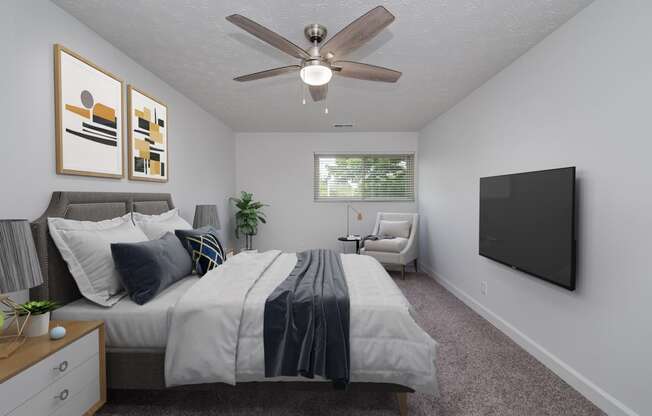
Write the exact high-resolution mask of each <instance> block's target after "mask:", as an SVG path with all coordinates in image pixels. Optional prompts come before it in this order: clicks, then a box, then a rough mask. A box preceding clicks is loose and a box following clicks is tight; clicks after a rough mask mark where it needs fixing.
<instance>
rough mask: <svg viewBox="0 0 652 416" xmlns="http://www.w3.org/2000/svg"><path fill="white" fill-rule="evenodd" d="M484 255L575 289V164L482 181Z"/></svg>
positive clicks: (481, 208) (493, 177) (482, 240)
mask: <svg viewBox="0 0 652 416" xmlns="http://www.w3.org/2000/svg"><path fill="white" fill-rule="evenodd" d="M479 252H480V255H482V256H484V257H488V258H490V259H492V260H495V261H498V262H500V263H503V264H505V265H508V266H510V267H512V268H514V269H517V270H521V271H523V272H525V273H528V274H531V275H533V276H536V277H539V278H541V279H544V280H547V281H548V282H551V283H554V284H556V285H559V286H562V287H564V288H566V289H569V290H574V289H575V263H576V262H575V256H576V239H575V167H570V168H562V169H551V170H542V171H537V172H526V173H517V174H513V175H501V176H491V177H486V178H481V179H480V244H479Z"/></svg>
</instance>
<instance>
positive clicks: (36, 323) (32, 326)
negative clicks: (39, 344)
mask: <svg viewBox="0 0 652 416" xmlns="http://www.w3.org/2000/svg"><path fill="white" fill-rule="evenodd" d="M49 331H50V312H45V313H42V314H40V315H31V316H30V317H29V322H28V323H27V326H26V328H25V331H24V334H25V336H28V337H40V336H41V335H46V334H47V333H48V332H49Z"/></svg>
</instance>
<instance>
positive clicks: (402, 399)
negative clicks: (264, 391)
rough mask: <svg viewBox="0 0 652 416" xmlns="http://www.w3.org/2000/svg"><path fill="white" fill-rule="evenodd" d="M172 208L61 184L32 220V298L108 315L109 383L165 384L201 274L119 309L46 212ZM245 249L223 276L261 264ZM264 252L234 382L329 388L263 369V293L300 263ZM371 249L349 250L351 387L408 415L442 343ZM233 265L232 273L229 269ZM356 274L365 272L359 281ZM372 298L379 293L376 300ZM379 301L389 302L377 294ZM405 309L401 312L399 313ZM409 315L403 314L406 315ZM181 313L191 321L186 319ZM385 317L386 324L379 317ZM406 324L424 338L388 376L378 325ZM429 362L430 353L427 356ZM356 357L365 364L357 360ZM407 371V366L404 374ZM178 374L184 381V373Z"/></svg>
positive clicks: (76, 214) (158, 199)
mask: <svg viewBox="0 0 652 416" xmlns="http://www.w3.org/2000/svg"><path fill="white" fill-rule="evenodd" d="M172 208H174V205H173V202H172V198H171V196H170V195H169V194H149V193H147V194H143V193H96V192H55V193H54V194H53V195H52V200H51V202H50V205H49V206H48V208H47V210H46V211H45V213H44V214H43V215H42V216H41V217H40V218H38V219H37V220H36V221H34V222H33V224H32V230H33V233H34V237H35V242H36V246H37V250H38V253H39V259H40V262H41V268H42V271H43V275H44V280H45V283H44V285H42V286H40V287H38V288H35V289H32V291H31V293H30V295H31V296H32V297H34V298H49V299H53V300H56V301H58V302H60V303H61V304H63V305H64V306H63V307H62V308H61V309H59V310H58V311H56V313H55V314H54V316H55V318H56V319H102V320H104V321H105V323H106V329H107V384H108V387H109V388H110V389H163V388H166V374H165V371H166V365H165V357H166V348H167V350H168V352H169V351H173V350H174V349H177V348H178V346H176V345H172V347H170V345H171V344H169V342H170V340H172V341H174V340H177V339H183V336H182V335H183V330H184V328H185V329H187V330H190V329H188V328H190V327H189V326H188V325H175V323H174V322H175V319H173V318H174V316H175V314H178V315H181V313H182V310H183V308H182V307H181V306H182V305H183V304H184V302H183V299H184V298H185V297H188V296H190V295H189V293H190V292H192V291H193V288H195V289H194V290H195V291H197V290H198V289H197V288H198V287H199V284H200V281H199V279H198V278H197V277H195V276H189V277H187V278H185V279H183V280H181V281H180V282H177V284H175V285H174V286H172V287H169V288H167V289H166V290H165V291H164V292H163V293H161V294H160V295H159V296H158V297H157V298H156V299H154V300H153V301H152V302H150V303H148V304H146V305H144V306H138V305H136V304H134V303H133V302H131V301H130V300H129V299H123V300H121V301H120V302H119V303H118V304H116V305H114V307H112V308H103V307H99V306H95V305H92V304H90V303H89V302H87V301H85V300H84V299H83V298H82V297H81V295H80V293H79V291H78V289H77V287H76V285H75V283H74V280H73V278H72V276H71V275H70V273H69V272H68V268H67V265H66V264H65V262H64V261H63V259H62V258H61V256H60V254H59V252H58V249H57V248H56V246H55V245H54V243H53V241H52V239H51V237H50V236H49V233H48V227H47V218H48V217H63V218H68V219H76V220H91V221H100V220H104V219H109V218H114V217H118V216H121V215H124V214H126V213H129V212H140V213H143V214H159V213H162V212H165V211H168V210H170V209H172ZM272 254H273V253H272ZM243 256H244V257H243ZM246 256H247V254H246V253H243V254H240V255H237V256H235V257H234V258H233V259H230V260H229V261H228V262H227V263H226V264H225V265H224V266H227V265H229V267H223V269H224V270H223V271H221V273H224V274H225V275H226V274H227V273H230V275H228V276H230V278H231V279H235V277H236V275H237V273H239V272H242V271H243V270H249V269H248V267H250V266H248V265H247V264H248V263H247V262H253V261H254V257H251V259H250V258H248V257H246ZM266 256H267V257H268V258H270V259H271V260H269V261H270V263H269V264H268V265H267V266H265V268H264V272H261V275H260V278H257V279H256V283H255V284H252V286H251V288H250V289H251V290H247V291H246V296H243V298H242V299H243V305H244V306H243V310H242V314H241V315H242V317H241V318H240V319H242V322H239V324H238V328H239V329H238V331H239V332H238V335H237V336H238V341H237V342H236V345H237V354H236V352H234V353H233V357H234V360H237V366H236V370H235V371H236V372H234V375H233V378H234V380H237V385H236V387H235V388H238V389H241V388H250V387H252V386H253V387H256V386H257V385H260V383H261V382H264V383H267V384H268V385H269V384H270V383H274V384H276V385H277V386H281V388H289V389H292V388H299V389H306V388H309V389H331V388H332V385H331V384H330V383H328V382H325V381H321V382H320V380H317V379H315V380H306V379H297V378H278V379H274V380H273V381H270V380H268V379H265V378H264V373H261V371H260V370H259V368H260V361H261V359H262V358H261V357H262V352H261V342H260V340H257V339H256V334H257V333H259V332H260V328H261V323H260V321H261V319H260V313H261V311H260V305H261V299H263V300H264V297H265V294H266V293H268V291H269V290H270V288H273V286H274V285H275V284H277V283H278V282H277V281H278V279H279V276H283V273H286V272H287V270H288V267H290V268H291V265H292V264H293V257H292V256H293V254H292V253H280V252H279V253H278V254H275V255H273V256H272V255H269V254H267V255H266ZM263 257H265V256H263V255H261V256H260V257H258V259H261V258H263ZM363 257H365V256H357V255H344V256H342V263H343V265H344V268H345V271H346V272H347V283H348V285H349V291H350V296H351V362H352V364H351V384H350V385H349V388H350V389H353V390H373V391H389V392H396V393H398V398H399V404H400V410H401V414H402V415H405V414H407V402H406V400H407V395H406V393H410V392H413V391H415V390H419V391H425V392H428V393H433V394H435V393H436V389H437V386H436V374H435V366H434V357H435V348H436V343H435V342H434V341H432V340H431V339H430V338H429V337H428V336H427V334H426V333H425V332H423V331H422V330H421V329H420V328H418V326H416V323H414V321H413V320H412V318H411V317H410V315H409V313H403V309H405V311H407V310H408V309H409V304H408V303H407V301H405V300H404V297H403V296H402V294H401V293H400V290H399V289H398V288H397V287H396V285H395V284H394V282H393V281H392V280H391V279H390V278H389V277H388V276H387V275H386V272H384V269H382V267H380V265H378V267H379V268H378V269H374V266H373V264H374V263H365V262H373V261H375V260H373V259H371V258H368V259H367V258H363ZM294 261H296V258H295V259H294ZM229 262H232V263H229ZM236 266H237V267H236ZM238 267H240V269H238ZM243 267H246V268H243ZM229 270H231V271H230V272H229ZM261 270H263V269H261ZM381 271H382V272H381ZM382 273H385V275H383V274H382ZM286 275H287V273H286ZM349 275H356V276H359V277H358V278H356V279H353V280H351V279H350V278H349ZM208 280H209V279H201V281H202V283H201V284H205V283H204V282H203V281H208ZM375 290H376V291H377V290H381V291H382V293H376V294H375V295H374V291H375ZM373 299H376V302H375V303H374V302H373ZM379 299H380V300H382V302H378V300H379ZM186 303H187V302H186ZM356 305H357V306H356ZM387 305H393V306H394V309H395V310H392V308H388V307H387ZM399 310H400V311H399ZM399 312H400V313H399ZM399 314H400V315H401V316H400V319H399V316H398V315H399ZM401 319H402V320H403V322H399V321H400V320H401ZM179 320H181V321H183V319H181V318H179ZM372 320H375V321H372ZM383 320H384V321H385V323H384V324H382V325H381V324H379V322H382V321H383ZM394 321H396V322H394ZM374 322H375V323H374ZM392 325H394V329H392ZM356 328H357V329H356ZM401 328H407V329H401ZM415 328H418V330H417V329H415ZM172 330H173V331H176V332H175V334H176V336H174V337H173V336H170V333H169V332H170V331H172ZM408 330H409V331H411V332H412V334H408V335H406V336H411V337H413V338H414V337H417V341H418V342H417V344H422V345H421V346H419V348H416V349H414V350H413V351H412V350H410V348H409V347H410V341H413V340H414V339H412V340H410V339H407V340H406V341H405V342H404V343H403V344H401V345H400V346H399V347H398V348H400V349H403V350H406V351H411V352H410V353H406V354H404V355H400V353H397V352H396V351H394V352H391V353H387V354H388V355H391V356H390V357H389V358H387V360H389V361H392V363H391V366H392V367H391V368H392V369H394V370H396V371H393V372H391V373H392V374H383V371H381V370H382V368H381V367H382V365H390V364H389V363H383V362H382V359H383V358H382V357H380V356H381V355H382V353H381V349H382V348H386V347H385V344H388V342H384V341H383V342H381V343H379V342H376V341H378V340H376V341H374V339H375V338H376V337H377V336H376V334H375V333H379V334H382V333H383V332H386V333H389V334H391V333H392V331H394V335H391V336H394V337H399V338H400V337H402V336H403V335H401V334H398V332H401V331H403V332H409V331H408ZM193 331H194V332H192V333H195V334H196V333H197V331H196V329H193ZM365 331H367V332H365ZM370 331H372V332H374V333H371V332H370ZM419 331H420V333H422V335H423V338H420V337H421V336H422V335H420V333H419ZM426 337H427V339H426ZM372 338H373V339H372ZM388 340H389V338H388ZM428 340H430V341H428ZM209 341H210V340H207V341H206V342H209ZM372 341H373V342H372ZM374 342H375V343H374ZM356 345H357V346H356ZM374 348H375V349H376V350H374ZM395 349H396V348H395ZM369 357H376V358H375V364H374V363H373V362H372V363H366V362H364V361H365V359H368V360H369ZM415 360H417V361H415ZM418 360H421V361H418ZM216 361H218V359H216ZM371 361H374V360H371ZM428 361H430V363H429V364H428ZM356 363H358V364H359V365H357V366H356ZM419 364H421V367H423V368H422V369H421V370H422V372H421V374H416V373H417V371H416V369H415V370H414V371H412V370H409V368H413V367H415V366H418V365H419ZM373 365H375V366H376V368H375V370H377V371H366V370H369V369H370V368H371V367H372V366H373ZM379 365H380V367H379ZM406 365H407V367H405V368H407V369H408V370H405V371H401V368H402V367H401V366H406ZM168 370H169V369H168ZM402 372H403V373H405V374H404V375H402V374H401V373H402ZM412 373H415V374H412ZM177 379H178V380H184V378H183V377H182V376H181V377H178V378H177ZM227 380H228V379H227ZM169 381H170V374H168V383H167V384H171V383H170V382H169ZM275 382H276V383H275ZM172 384H174V385H178V384H182V386H180V387H176V388H184V386H183V384H185V383H182V382H176V383H172ZM189 384H193V386H192V387H193V388H210V387H211V384H212V383H205V384H199V385H197V384H196V383H189ZM229 384H231V383H229Z"/></svg>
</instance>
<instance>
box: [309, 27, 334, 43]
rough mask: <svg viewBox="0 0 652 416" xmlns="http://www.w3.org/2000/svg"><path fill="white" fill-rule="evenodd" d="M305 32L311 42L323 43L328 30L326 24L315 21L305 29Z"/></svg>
mask: <svg viewBox="0 0 652 416" xmlns="http://www.w3.org/2000/svg"><path fill="white" fill-rule="evenodd" d="M303 33H304V34H305V35H306V38H307V39H308V40H309V41H310V43H321V42H322V41H323V40H324V39H325V38H326V34H327V33H328V31H327V30H326V26H324V25H320V24H319V23H313V24H310V25H308V26H306V27H305V29H303Z"/></svg>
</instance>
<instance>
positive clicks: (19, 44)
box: [0, 0, 235, 301]
mask: <svg viewBox="0 0 652 416" xmlns="http://www.w3.org/2000/svg"><path fill="white" fill-rule="evenodd" d="M0 36H1V37H2V40H3V46H2V48H3V52H4V53H3V58H2V59H1V60H0V62H1V64H0V86H1V88H2V92H1V93H0V121H1V123H0V125H2V134H1V135H0V195H1V196H0V218H27V219H30V220H32V219H35V218H36V217H38V216H39V215H40V214H41V213H42V212H43V211H44V210H45V208H46V207H47V204H48V201H49V199H50V195H51V194H52V192H53V191H119V192H170V193H172V195H173V198H174V201H175V203H176V205H177V206H178V207H179V208H180V211H181V215H183V216H184V217H185V218H186V219H188V220H189V221H191V222H192V217H193V215H194V206H195V205H196V204H198V203H216V204H218V208H219V210H220V214H221V220H222V226H223V229H224V231H223V235H224V236H225V237H227V239H228V238H230V237H231V235H232V232H231V231H230V228H231V224H230V217H229V216H227V213H228V211H227V208H228V202H227V198H228V196H230V195H232V194H233V190H234V186H235V179H234V175H235V163H234V155H235V144H234V134H233V132H232V131H231V130H230V129H229V128H228V127H226V126H225V125H224V124H223V123H222V122H221V121H220V120H217V119H215V118H214V117H212V116H211V115H209V114H208V113H206V112H205V111H204V110H202V109H201V108H199V107H198V106H197V105H196V104H194V103H193V102H191V101H190V100H188V99H187V98H186V97H184V96H183V95H181V94H180V93H178V92H177V91H175V90H174V89H172V87H170V86H169V85H167V84H165V83H164V82H163V81H161V80H160V79H159V78H157V77H156V76H154V75H153V74H152V73H150V72H148V71H147V70H146V69H144V68H143V67H141V66H140V65H138V64H137V63H135V62H134V61H133V60H131V59H130V58H128V57H127V56H126V55H124V54H123V53H122V52H120V51H119V50H117V49H116V48H114V47H113V46H111V45H110V44H109V43H107V42H106V41H104V40H103V39H101V38H100V37H99V36H98V35H97V34H96V33H95V32H93V31H92V30H90V29H89V28H88V27H86V26H85V25H83V24H82V23H80V22H79V21H77V20H76V19H75V18H73V17H71V16H70V15H68V14H67V13H66V12H64V11H63V10H61V9H60V8H59V7H57V6H55V5H54V4H53V3H51V2H49V1H47V0H8V1H2V2H0ZM54 43H60V44H63V45H64V46H66V47H68V48H70V49H72V50H73V51H75V52H78V53H79V54H81V55H82V56H85V57H86V58H88V59H90V60H91V61H93V62H94V63H96V64H97V65H99V66H100V67H102V68H105V69H106V70H108V71H110V72H112V73H113V74H115V75H116V76H118V77H120V78H122V79H123V80H124V81H125V84H128V83H132V84H133V85H134V86H136V87H138V88H140V89H142V90H143V91H146V92H149V93H150V94H152V95H154V96H156V97H158V98H159V99H161V100H162V101H163V102H165V103H166V104H167V105H168V112H169V121H170V123H169V133H170V134H169V137H170V155H169V156H170V180H169V182H168V183H166V184H156V183H145V182H131V181H128V180H127V179H122V180H116V179H99V178H83V177H80V176H64V175H57V174H56V173H55V133H54V81H53V79H54V76H53V71H54V70H53V68H54V63H53V49H52V48H53V46H52V45H53V44H54ZM170 59H174V57H170ZM125 89H126V85H125ZM125 97H126V90H125ZM123 105H126V103H123ZM125 131H126V127H125ZM126 156H127V155H126V146H125V155H124V157H125V161H126ZM125 173H126V171H125ZM25 293H26V292H25ZM25 293H23V292H21V294H19V295H18V297H17V300H19V301H24V300H25V299H26V294H25Z"/></svg>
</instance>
